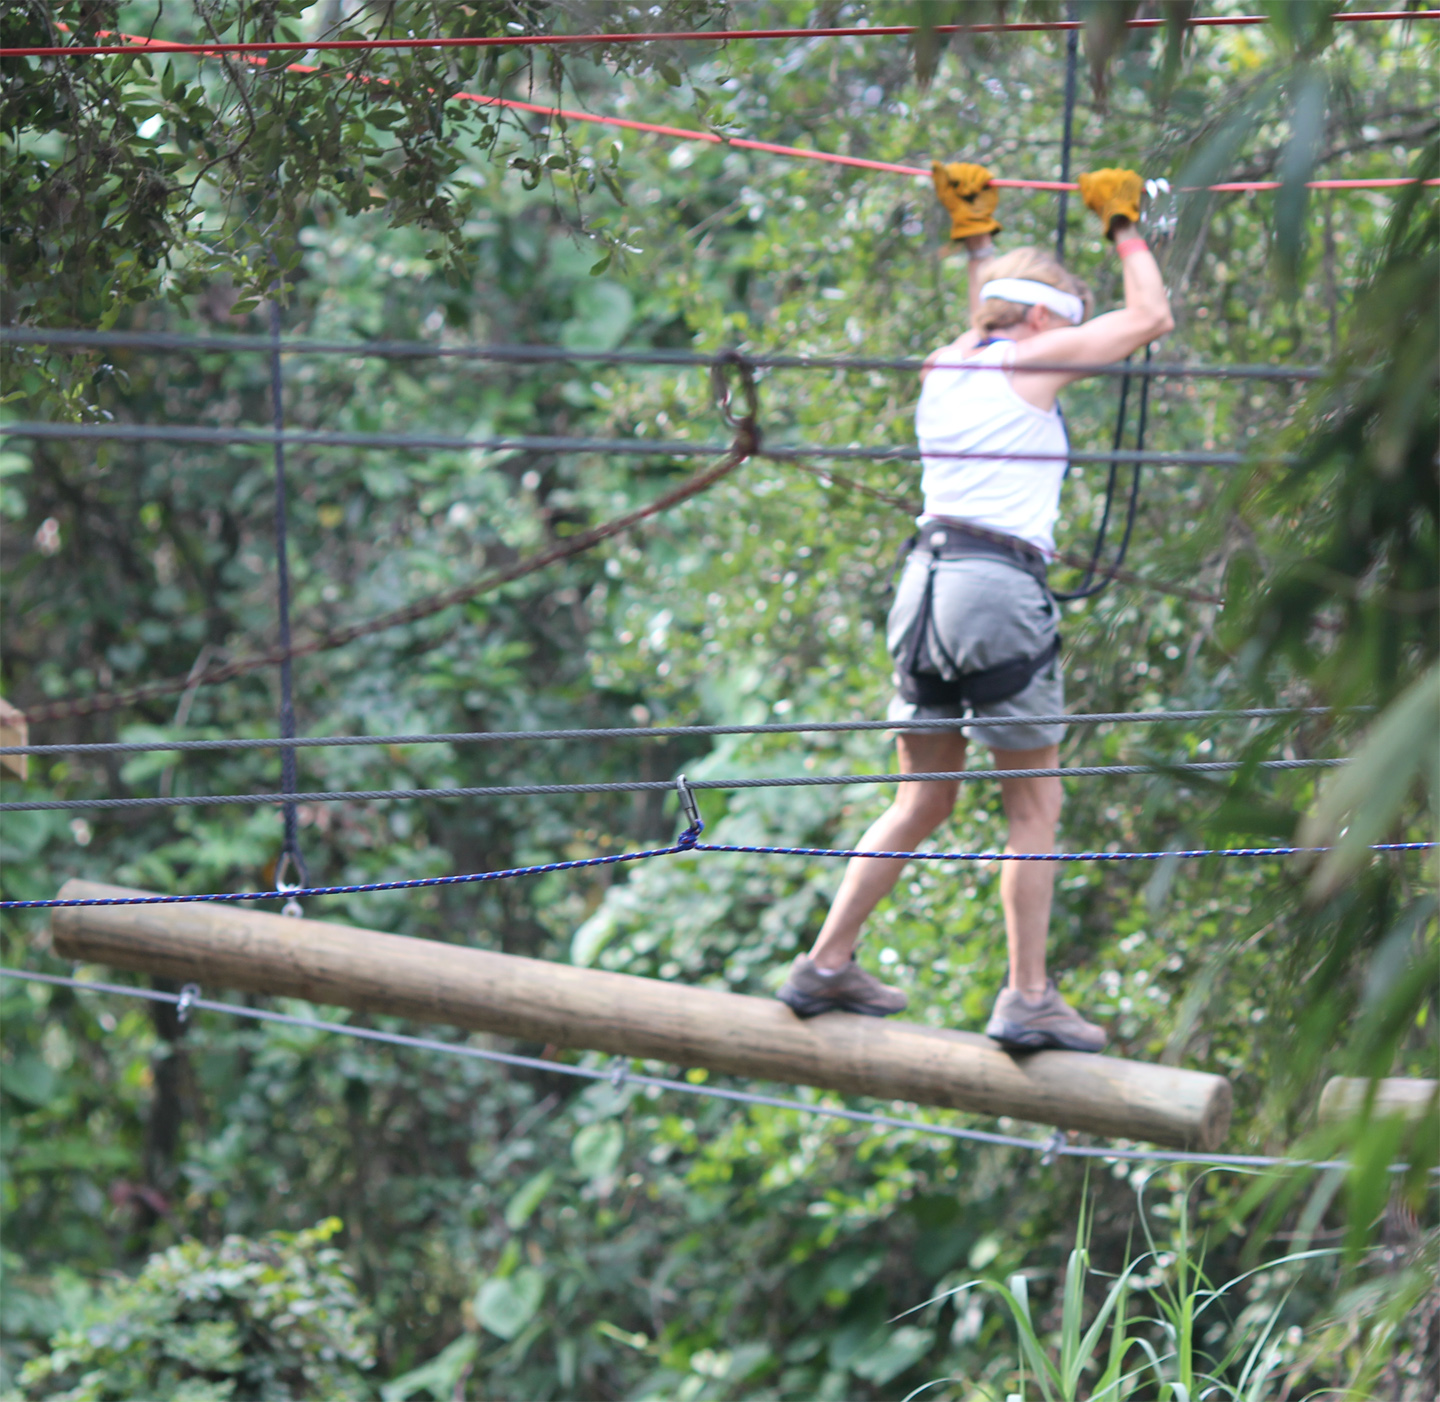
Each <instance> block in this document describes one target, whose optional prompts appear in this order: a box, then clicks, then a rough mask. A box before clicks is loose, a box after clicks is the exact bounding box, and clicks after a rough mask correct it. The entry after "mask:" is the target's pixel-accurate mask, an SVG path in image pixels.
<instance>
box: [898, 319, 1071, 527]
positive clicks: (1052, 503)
mask: <svg viewBox="0 0 1440 1402" xmlns="http://www.w3.org/2000/svg"><path fill="white" fill-rule="evenodd" d="M1014 353H1015V346H1014V343H1013V342H1011V341H1008V340H995V341H992V342H991V343H990V344H988V345H985V346H982V347H980V348H979V349H977V350H974V351H970V352H968V353H967V352H965V351H962V350H961V349H960V348H959V343H957V344H956V345H955V346H951V347H947V348H946V349H945V350H943V351H941V352H940V354H939V364H937V365H935V366H934V367H932V368H931V369H930V370H929V372H928V373H927V374H926V376H925V382H924V385H923V387H922V388H921V391H920V403H919V405H918V407H917V408H916V411H915V433H916V436H917V438H918V439H919V440H920V454H921V461H922V463H923V464H924V472H923V475H922V477H921V486H922V488H923V490H924V493H925V515H926V516H929V517H947V518H950V519H952V520H958V521H969V522H971V523H973V524H974V525H977V526H983V527H985V528H987V529H989V530H992V531H1002V532H1004V534H1006V535H1012V536H1016V537H1018V538H1019V539H1021V540H1024V541H1028V542H1029V543H1030V544H1031V545H1033V546H1035V547H1036V549H1038V550H1043V551H1044V552H1045V553H1046V554H1047V555H1052V554H1054V551H1055V534H1054V532H1055V520H1056V517H1057V516H1058V515H1059V511H1060V484H1061V482H1062V481H1063V480H1064V477H1065V457H1066V454H1067V452H1068V451H1069V442H1068V440H1067V438H1066V435H1065V422H1064V420H1063V419H1062V418H1061V416H1060V413H1059V410H1058V409H1052V410H1045V409H1037V408H1036V407H1035V406H1034V405H1033V404H1027V403H1026V402H1025V401H1024V400H1023V399H1021V398H1020V396H1019V395H1018V394H1016V393H1015V389H1014V386H1013V385H1012V384H1011V383H1010V376H1009V375H1008V374H1007V373H1006V372H1005V371H1004V370H1001V369H992V368H978V367H991V366H1002V365H1008V364H1010V363H1011V362H1012V360H1013V357H1014ZM962 361H963V362H964V364H963V365H962V364H961V362H962ZM965 366H975V367H977V368H975V369H968V368H965ZM956 453H967V454H968V453H994V454H996V455H997V456H996V457H993V458H986V457H979V458H976V457H949V456H946V454H956ZM1027 454H1034V455H1035V456H1034V457H1033V458H1027V456H1026V455H1027Z"/></svg>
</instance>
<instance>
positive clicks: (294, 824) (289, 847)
mask: <svg viewBox="0 0 1440 1402" xmlns="http://www.w3.org/2000/svg"><path fill="white" fill-rule="evenodd" d="M280 330H281V326H280V299H279V296H278V294H277V293H272V295H271V297H270V342H271V344H270V402H271V411H272V414H273V419H274V426H275V608H276V612H277V615H278V622H279V651H280V654H281V656H280V736H281V738H282V739H283V740H293V739H294V738H295V688H294V657H293V649H292V646H291V640H290V545H289V533H288V531H287V529H286V520H285V516H286V512H285V505H286V502H285V498H286V484H285V381H284V376H283V374H282V373H281V354H280ZM299 786H300V783H299V778H298V775H297V772H296V762H295V747H294V746H293V745H282V746H281V747H280V787H281V789H282V791H283V792H284V793H286V794H293V793H294V792H295V790H296V789H297V788H299ZM281 811H282V813H283V815H284V824H285V836H284V842H283V845H282V846H281V849H280V857H279V860H278V861H277V862H276V865H275V884H276V885H277V886H278V885H283V884H284V882H285V877H286V874H287V873H288V871H289V868H290V867H292V866H293V867H294V869H295V876H296V878H297V879H296V882H295V884H296V885H298V886H308V885H309V884H310V874H309V872H308V870H307V869H306V866H305V858H304V855H303V854H302V853H301V851H300V818H299V810H298V809H297V808H296V805H295V801H294V799H289V800H287V801H286V802H285V803H284V804H283V805H282V807H281Z"/></svg>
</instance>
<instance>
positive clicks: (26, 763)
mask: <svg viewBox="0 0 1440 1402" xmlns="http://www.w3.org/2000/svg"><path fill="white" fill-rule="evenodd" d="M29 743H30V726H29V723H28V722H27V721H26V719H25V712H24V711H22V710H20V709H18V708H17V707H15V706H12V705H11V704H10V703H9V702H8V701H7V700H6V699H5V698H4V697H3V696H0V745H28V744H29ZM0 764H3V765H4V766H5V768H6V769H9V770H11V771H13V772H14V773H16V774H18V775H19V776H20V777H21V778H22V779H25V778H28V777H29V774H30V756H29V755H0Z"/></svg>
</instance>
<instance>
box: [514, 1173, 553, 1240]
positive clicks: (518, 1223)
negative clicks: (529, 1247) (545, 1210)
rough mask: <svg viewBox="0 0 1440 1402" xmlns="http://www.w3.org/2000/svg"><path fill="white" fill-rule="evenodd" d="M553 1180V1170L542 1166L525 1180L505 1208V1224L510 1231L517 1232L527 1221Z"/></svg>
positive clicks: (543, 1198) (542, 1200)
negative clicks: (531, 1176)
mask: <svg viewBox="0 0 1440 1402" xmlns="http://www.w3.org/2000/svg"><path fill="white" fill-rule="evenodd" d="M554 1182H555V1170H554V1169H553V1168H542V1169H541V1170H540V1172H539V1173H537V1174H536V1175H535V1176H534V1177H533V1178H531V1179H529V1180H527V1181H526V1183H525V1184H524V1185H523V1186H522V1187H521V1189H520V1191H519V1192H517V1193H516V1194H515V1196H514V1197H512V1198H511V1199H510V1201H509V1203H508V1204H507V1205H506V1208H505V1225H506V1226H507V1227H509V1228H510V1230H511V1231H512V1232H518V1231H519V1230H520V1228H521V1227H523V1226H524V1225H525V1223H526V1222H528V1221H529V1220H530V1218H531V1216H532V1214H533V1213H534V1211H535V1209H536V1208H537V1207H539V1206H540V1204H541V1203H542V1202H544V1200H545V1194H546V1193H548V1192H549V1191H550V1186H551V1184H553V1183H554Z"/></svg>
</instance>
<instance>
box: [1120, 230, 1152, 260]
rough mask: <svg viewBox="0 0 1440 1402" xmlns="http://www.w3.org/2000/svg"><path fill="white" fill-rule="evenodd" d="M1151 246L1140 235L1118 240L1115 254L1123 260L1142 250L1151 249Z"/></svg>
mask: <svg viewBox="0 0 1440 1402" xmlns="http://www.w3.org/2000/svg"><path fill="white" fill-rule="evenodd" d="M1149 247H1150V245H1149V244H1148V243H1146V242H1145V240H1144V239H1142V238H1141V237H1140V236H1139V235H1138V234H1136V235H1135V237H1134V238H1128V239H1118V240H1117V241H1116V243H1115V252H1116V253H1117V254H1118V255H1119V256H1120V257H1121V258H1128V257H1129V256H1130V254H1132V253H1138V252H1139V251H1140V250H1141V249H1142V248H1144V249H1147V250H1148V249H1149Z"/></svg>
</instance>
